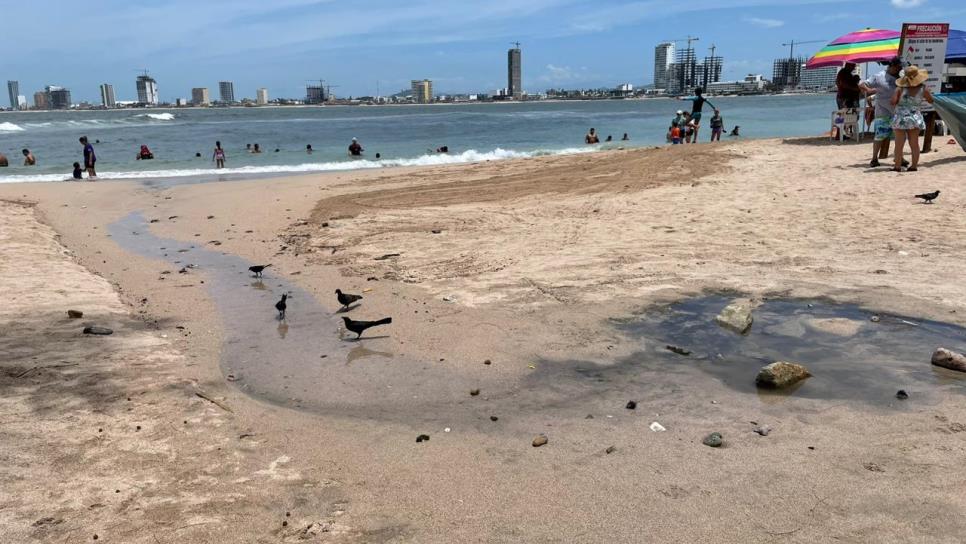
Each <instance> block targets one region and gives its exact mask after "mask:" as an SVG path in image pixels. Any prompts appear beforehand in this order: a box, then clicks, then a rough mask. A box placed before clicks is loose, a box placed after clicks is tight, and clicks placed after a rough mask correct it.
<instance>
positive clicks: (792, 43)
mask: <svg viewBox="0 0 966 544" xmlns="http://www.w3.org/2000/svg"><path fill="white" fill-rule="evenodd" d="M807 43H825V40H808V41H804V42H796V41H795V40H792V41H790V42H788V43H783V44H782V47H787V48H788V58H790V59H793V58H795V46H796V45H805V44H807Z"/></svg>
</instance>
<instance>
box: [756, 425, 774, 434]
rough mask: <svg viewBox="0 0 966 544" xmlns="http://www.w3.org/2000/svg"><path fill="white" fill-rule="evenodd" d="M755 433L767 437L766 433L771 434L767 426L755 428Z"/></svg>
mask: <svg viewBox="0 0 966 544" xmlns="http://www.w3.org/2000/svg"><path fill="white" fill-rule="evenodd" d="M755 432H756V433H758V434H760V435H761V436H768V433H770V432H771V427H769V426H768V425H759V426H758V427H755Z"/></svg>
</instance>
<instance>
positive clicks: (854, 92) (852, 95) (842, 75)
mask: <svg viewBox="0 0 966 544" xmlns="http://www.w3.org/2000/svg"><path fill="white" fill-rule="evenodd" d="M853 72H855V63H854V62H846V63H845V66H844V67H842V69H841V70H839V73H838V74H836V75H835V87H836V88H838V93H837V94H836V95H835V102H836V104H837V105H838V107H839V109H840V110H843V109H845V110H851V109H855V108H858V107H859V99H860V98H862V89H860V88H859V81H860V80H861V79H862V78H860V77H859V76H857V75H856V74H854V73H853Z"/></svg>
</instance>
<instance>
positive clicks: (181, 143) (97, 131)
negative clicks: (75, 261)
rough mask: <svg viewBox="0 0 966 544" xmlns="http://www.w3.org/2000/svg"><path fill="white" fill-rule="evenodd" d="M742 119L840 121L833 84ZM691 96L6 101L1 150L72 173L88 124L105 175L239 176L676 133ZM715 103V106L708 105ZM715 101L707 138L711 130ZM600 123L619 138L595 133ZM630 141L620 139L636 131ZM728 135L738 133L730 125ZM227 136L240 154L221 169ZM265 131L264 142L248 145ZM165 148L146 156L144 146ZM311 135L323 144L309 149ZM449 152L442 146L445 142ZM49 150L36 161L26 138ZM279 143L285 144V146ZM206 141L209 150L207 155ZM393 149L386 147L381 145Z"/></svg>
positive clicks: (783, 129) (640, 140)
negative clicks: (23, 108) (825, 91)
mask: <svg viewBox="0 0 966 544" xmlns="http://www.w3.org/2000/svg"><path fill="white" fill-rule="evenodd" d="M712 101H713V102H714V103H715V105H717V106H718V107H719V108H720V109H721V111H722V115H723V117H724V120H725V127H726V128H727V129H728V130H730V129H731V128H732V127H733V126H734V125H740V126H741V134H742V137H744V138H766V137H790V136H814V135H818V134H821V133H822V132H824V131H826V130H828V115H829V112H830V111H832V109H834V97H833V96H831V95H811V96H801V95H797V96H795V95H789V96H755V97H729V98H712ZM689 107H690V102H681V101H677V100H673V99H653V100H613V101H593V102H530V103H505V104H465V105H431V106H363V107H348V106H347V107H313V108H310V107H306V108H298V107H289V108H232V109H171V110H161V109H150V110H115V111H63V112H5V113H0V152H3V153H4V154H5V155H7V157H8V159H9V161H10V164H11V166H10V167H8V168H2V169H0V183H7V182H20V181H61V180H64V179H65V178H68V177H70V173H71V165H72V164H73V163H74V162H75V161H77V162H82V153H81V152H82V148H81V145H80V144H79V143H78V141H77V140H78V138H79V137H80V136H84V135H86V136H88V138H89V139H90V140H91V142H94V141H95V140H100V143H95V148H96V152H97V158H98V162H97V171H98V174H99V175H100V177H101V178H102V179H132V178H134V179H145V180H153V179H170V180H173V181H177V180H178V179H184V180H188V179H191V180H195V181H197V180H201V181H204V180H205V179H231V178H243V177H252V176H259V175H276V174H284V173H301V172H324V171H334V170H352V169H361V168H382V167H387V166H416V165H432V164H452V163H461V162H473V161H483V160H499V159H506V158H516V157H528V156H535V155H546V154H556V153H578V152H585V151H592V150H595V149H600V148H603V149H606V148H608V147H611V148H614V147H619V146H624V147H635V146H653V145H664V144H665V133H666V130H667V127H668V125H669V124H670V121H671V119H672V118H673V117H674V113H675V110H677V109H687V108H689ZM706 109H707V107H706ZM710 116H711V112H709V111H707V112H705V120H704V123H703V124H704V125H705V126H704V127H702V134H701V140H702V141H707V139H708V137H709V136H710V131H709V130H708V129H707V118H709V117H710ZM589 127H595V128H596V129H597V131H598V132H599V133H600V135H601V141H603V140H604V139H605V138H606V137H607V135H612V136H613V137H614V142H613V143H611V144H602V145H601V146H594V147H593V148H591V147H588V146H585V145H584V143H583V137H584V134H585V133H586V132H587V129H588V128H589ZM625 132H626V133H628V134H629V136H630V141H627V142H622V141H620V139H621V137H622V136H623V134H624V133H625ZM353 137H357V138H359V140H360V142H361V143H362V145H363V147H364V148H365V149H366V153H365V157H364V158H363V159H352V158H349V157H348V154H347V151H346V150H347V147H348V145H349V142H350V140H351V138H353ZM725 139H727V136H725ZM216 140H220V141H221V142H222V146H223V147H224V148H225V151H226V153H227V156H228V160H227V164H226V166H227V168H226V169H224V170H220V171H215V170H214V164H213V163H212V161H211V155H212V151H213V149H214V144H215V141H216ZM255 143H258V144H259V145H260V147H261V148H262V150H263V152H262V153H261V154H257V155H255V154H250V153H247V152H246V151H245V145H246V144H255ZM142 144H144V145H147V146H148V147H150V149H151V151H152V152H153V153H154V156H155V159H154V160H149V161H137V160H135V156H136V154H137V151H138V149H139V148H140V146H141V145H142ZM306 144H311V145H312V147H313V149H314V152H313V154H311V155H308V154H307V153H306V152H305V146H306ZM443 145H445V146H448V147H449V151H450V152H449V153H448V154H445V155H443V154H436V153H433V152H432V151H431V150H434V149H436V148H438V147H440V146H443ZM23 148H28V149H30V150H31V151H32V152H33V153H34V155H35V156H36V157H37V165H36V166H33V167H25V166H22V164H23V156H22V154H21V151H20V150H21V149H23ZM276 149H278V152H276V151H275V150H276ZM195 153H201V157H200V158H196V157H195ZM376 153H379V154H381V156H382V158H381V159H379V160H376V159H375V154H376Z"/></svg>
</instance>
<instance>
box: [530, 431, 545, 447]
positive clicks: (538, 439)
mask: <svg viewBox="0 0 966 544" xmlns="http://www.w3.org/2000/svg"><path fill="white" fill-rule="evenodd" d="M546 443H547V435H543V434H541V435H537V436H535V437H534V438H533V447H534V448H539V447H540V446H543V445H544V444H546Z"/></svg>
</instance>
